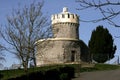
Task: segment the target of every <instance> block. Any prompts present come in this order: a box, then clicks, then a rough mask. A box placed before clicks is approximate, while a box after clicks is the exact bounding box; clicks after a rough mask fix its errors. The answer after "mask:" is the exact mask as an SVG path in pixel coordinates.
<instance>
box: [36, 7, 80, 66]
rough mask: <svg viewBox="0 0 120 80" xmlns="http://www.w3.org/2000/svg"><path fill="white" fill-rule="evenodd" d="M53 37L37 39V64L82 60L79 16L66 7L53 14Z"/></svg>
mask: <svg viewBox="0 0 120 80" xmlns="http://www.w3.org/2000/svg"><path fill="white" fill-rule="evenodd" d="M51 21H52V23H51V24H52V30H53V37H52V38H48V39H40V40H38V41H36V45H37V48H36V49H37V53H36V63H37V66H41V65H48V64H61V63H71V62H72V63H73V62H80V54H81V48H80V40H79V31H78V28H79V17H78V15H76V14H73V13H70V12H68V8H66V7H64V8H63V11H62V12H61V13H59V14H54V15H52V16H51Z"/></svg>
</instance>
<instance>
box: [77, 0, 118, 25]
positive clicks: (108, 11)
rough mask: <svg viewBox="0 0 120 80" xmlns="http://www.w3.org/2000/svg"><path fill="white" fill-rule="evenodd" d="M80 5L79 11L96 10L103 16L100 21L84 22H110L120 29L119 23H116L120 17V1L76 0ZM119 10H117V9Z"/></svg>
mask: <svg viewBox="0 0 120 80" xmlns="http://www.w3.org/2000/svg"><path fill="white" fill-rule="evenodd" d="M76 2H77V3H79V5H80V7H79V8H77V9H78V10H86V9H88V8H89V9H92V8H93V9H95V10H98V11H99V12H100V13H101V14H102V15H103V16H102V17H101V18H98V19H93V20H89V21H86V20H83V21H85V22H99V21H104V20H106V21H108V23H109V24H110V25H113V26H115V27H120V24H118V22H115V19H116V18H118V17H120V8H118V7H120V0H76ZM116 8H117V9H116Z"/></svg>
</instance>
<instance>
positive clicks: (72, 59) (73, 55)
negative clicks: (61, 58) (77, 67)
mask: <svg viewBox="0 0 120 80" xmlns="http://www.w3.org/2000/svg"><path fill="white" fill-rule="evenodd" d="M75 54H76V51H75V50H72V51H71V62H74V61H75Z"/></svg>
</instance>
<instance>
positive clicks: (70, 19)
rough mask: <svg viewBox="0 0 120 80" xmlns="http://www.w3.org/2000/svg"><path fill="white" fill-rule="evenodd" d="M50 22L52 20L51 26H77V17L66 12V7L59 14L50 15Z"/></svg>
mask: <svg viewBox="0 0 120 80" xmlns="http://www.w3.org/2000/svg"><path fill="white" fill-rule="evenodd" d="M51 20H52V24H56V23H65V22H67V23H76V24H79V17H78V15H77V14H73V13H70V12H68V8H67V7H64V8H63V11H62V12H61V13H59V14H54V15H52V16H51Z"/></svg>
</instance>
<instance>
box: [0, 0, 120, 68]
mask: <svg viewBox="0 0 120 80" xmlns="http://www.w3.org/2000/svg"><path fill="white" fill-rule="evenodd" d="M33 1H36V2H38V1H41V0H0V25H1V24H2V25H5V24H6V16H7V15H10V14H11V12H12V9H17V8H18V6H19V5H20V6H21V7H23V6H24V5H29V4H30V3H32V2H33ZM63 7H68V11H69V12H71V13H75V14H77V15H79V16H80V19H84V20H88V19H89V20H90V19H93V18H99V17H101V16H102V15H101V14H99V12H96V11H95V10H89V9H87V10H84V11H79V10H76V8H79V4H78V3H76V2H75V0H44V6H43V9H42V11H43V13H44V14H45V15H47V16H48V18H49V19H50V18H51V15H52V14H56V13H60V12H62V8H63ZM117 21H119V20H116V22H117ZM98 25H103V26H104V28H107V29H108V30H109V32H110V34H111V35H112V36H113V39H114V44H115V45H116V46H117V50H116V53H115V56H119V55H120V44H119V43H120V38H115V37H114V36H120V32H119V31H120V28H115V27H114V26H112V25H109V24H108V22H107V21H102V22H98V23H85V22H80V26H79V38H80V39H81V40H83V41H84V42H85V43H86V44H87V45H88V41H89V40H90V37H91V33H92V31H93V30H94V29H96V27H97V26H98ZM5 54H6V55H5V59H6V62H3V65H4V67H10V66H11V65H12V64H14V63H16V64H17V63H18V60H17V59H16V58H15V56H14V55H13V54H9V53H8V52H5Z"/></svg>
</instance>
